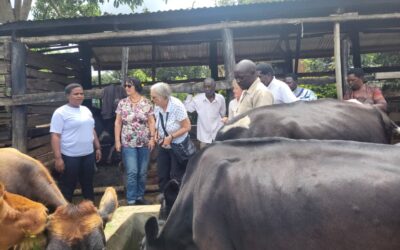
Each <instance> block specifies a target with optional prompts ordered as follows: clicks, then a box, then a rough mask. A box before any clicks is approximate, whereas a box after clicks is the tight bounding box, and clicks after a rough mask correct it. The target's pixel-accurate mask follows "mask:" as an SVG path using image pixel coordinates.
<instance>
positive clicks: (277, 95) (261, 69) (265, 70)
mask: <svg viewBox="0 0 400 250" xmlns="http://www.w3.org/2000/svg"><path fill="white" fill-rule="evenodd" d="M257 73H258V77H260V80H261V82H262V83H264V85H265V86H267V88H268V90H269V91H271V93H272V95H273V96H274V104H280V103H291V102H295V101H297V100H298V99H297V98H296V96H295V95H294V94H293V92H292V90H291V89H290V88H289V86H288V85H287V84H286V83H284V82H282V81H281V80H278V79H276V78H275V73H274V70H273V68H272V66H271V65H270V64H267V63H259V64H257Z"/></svg>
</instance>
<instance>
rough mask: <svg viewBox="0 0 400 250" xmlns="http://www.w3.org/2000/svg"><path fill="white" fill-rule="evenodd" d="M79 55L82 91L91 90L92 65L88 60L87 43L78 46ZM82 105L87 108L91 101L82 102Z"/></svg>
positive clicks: (90, 56)
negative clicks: (80, 58) (80, 59)
mask: <svg viewBox="0 0 400 250" xmlns="http://www.w3.org/2000/svg"><path fill="white" fill-rule="evenodd" d="M79 53H80V55H81V57H82V67H83V68H82V76H81V80H82V83H81V85H82V87H83V89H91V88H92V64H91V62H90V60H91V59H92V49H91V48H90V46H89V44H88V43H80V44H79ZM83 105H85V106H87V107H91V106H92V100H84V101H83Z"/></svg>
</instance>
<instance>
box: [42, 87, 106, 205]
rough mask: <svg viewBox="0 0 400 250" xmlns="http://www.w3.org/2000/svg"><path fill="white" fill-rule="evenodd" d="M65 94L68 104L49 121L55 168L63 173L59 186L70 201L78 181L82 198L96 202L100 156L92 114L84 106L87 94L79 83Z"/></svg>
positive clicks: (67, 88)
mask: <svg viewBox="0 0 400 250" xmlns="http://www.w3.org/2000/svg"><path fill="white" fill-rule="evenodd" d="M65 94H66V97H67V99H68V103H67V104H65V105H63V106H61V107H59V108H58V109H56V110H55V111H54V113H53V116H52V118H51V123H50V133H51V147H52V149H53V153H54V159H55V169H56V171H57V172H59V173H60V174H61V175H60V179H59V182H58V185H59V187H60V190H61V192H62V194H63V195H64V197H65V199H67V200H68V201H69V202H71V201H72V196H73V193H74V190H75V187H76V184H77V182H79V183H80V185H81V188H82V194H83V197H84V198H85V199H88V200H92V201H93V200H94V191H93V177H94V172H95V161H97V162H98V161H100V159H101V148H100V142H99V139H98V138H97V134H96V131H95V130H94V119H93V115H92V112H90V110H89V109H88V108H87V107H85V106H83V105H82V102H83V100H84V98H85V97H84V94H83V88H82V86H81V85H80V84H77V83H72V84H69V85H67V86H66V87H65Z"/></svg>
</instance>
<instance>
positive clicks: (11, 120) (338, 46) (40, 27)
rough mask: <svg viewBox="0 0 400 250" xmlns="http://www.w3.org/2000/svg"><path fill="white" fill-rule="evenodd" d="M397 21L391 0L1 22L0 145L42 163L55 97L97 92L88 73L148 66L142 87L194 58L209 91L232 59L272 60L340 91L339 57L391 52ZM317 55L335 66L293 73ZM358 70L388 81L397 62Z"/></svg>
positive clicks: (183, 87) (193, 88)
mask: <svg viewBox="0 0 400 250" xmlns="http://www.w3.org/2000/svg"><path fill="white" fill-rule="evenodd" d="M399 19H400V1H398V0H381V1H376V0H352V1H348V0H329V1H328V0H297V1H295V0H292V1H290V0H287V1H280V2H272V3H262V4H261V3H260V4H249V5H240V6H225V7H215V8H199V9H189V10H176V11H163V12H154V13H142V14H131V15H115V16H112V15H107V16H99V17H82V18H71V19H57V20H43V21H18V22H12V23H4V24H2V25H0V147H8V146H12V147H15V148H18V149H20V150H21V151H23V152H27V153H28V154H30V155H31V156H33V157H35V158H37V159H39V160H41V161H42V162H43V163H44V164H45V165H47V166H50V165H52V164H53V162H54V161H53V155H52V152H51V146H50V135H49V123H50V118H51V115H52V113H53V111H54V110H55V109H56V108H57V107H58V106H60V105H62V104H63V103H64V102H65V96H64V93H63V89H64V87H65V86H66V85H67V84H69V83H73V82H78V83H81V84H82V85H83V86H84V89H85V90H86V92H85V98H87V99H93V98H100V97H101V95H102V87H103V86H102V85H101V79H99V83H100V85H93V84H92V70H96V71H98V72H101V71H106V70H121V71H122V72H126V70H127V69H141V68H147V69H151V72H152V81H151V82H149V83H147V84H148V85H150V84H152V83H154V82H157V81H159V80H160V79H156V71H157V69H160V68H165V67H175V66H194V65H203V66H208V67H209V69H210V72H211V73H210V75H211V76H212V77H213V78H215V79H217V87H218V89H230V87H231V82H232V80H233V68H234V65H235V63H236V62H238V61H239V60H241V59H244V58H247V59H251V60H254V61H256V62H258V61H270V62H271V61H272V62H276V63H279V64H280V65H281V66H282V67H281V68H280V69H281V71H279V72H278V73H288V72H298V73H299V75H300V76H301V77H307V76H318V77H319V76H325V78H324V79H325V81H326V79H328V81H330V82H335V83H336V85H337V92H338V96H339V98H340V97H341V96H342V91H343V90H342V89H343V82H344V78H343V76H344V75H345V72H346V69H347V68H348V62H349V61H352V64H353V65H354V66H355V67H362V66H363V65H362V61H361V55H362V54H366V53H375V52H399V51H400V44H399V43H398V41H399V40H400V27H399V23H400V22H399ZM320 57H334V58H335V67H334V68H335V70H334V71H329V72H314V73H304V72H301V70H300V68H301V67H300V66H301V65H300V62H301V60H302V59H306V58H320ZM222 66H223V67H222ZM220 68H223V70H222V71H221V70H219V69H220ZM365 71H366V72H368V73H371V74H374V76H380V77H381V78H396V77H398V75H399V74H398V73H396V72H399V71H400V65H391V66H385V67H372V68H371V67H370V68H365ZM99 75H101V74H99ZM304 81H306V80H304ZM307 81H308V82H309V83H317V84H318V83H320V82H319V81H320V80H317V81H315V80H313V79H308V80H307ZM300 82H301V81H300ZM169 83H170V84H171V86H172V88H173V91H174V92H176V93H193V92H199V91H200V90H201V85H202V84H201V79H187V80H184V81H181V82H169ZM148 85H147V86H146V88H147V90H148ZM387 98H388V96H387Z"/></svg>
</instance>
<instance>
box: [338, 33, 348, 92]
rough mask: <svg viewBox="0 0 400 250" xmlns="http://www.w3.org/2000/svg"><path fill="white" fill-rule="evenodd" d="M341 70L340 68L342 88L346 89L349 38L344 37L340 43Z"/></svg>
mask: <svg viewBox="0 0 400 250" xmlns="http://www.w3.org/2000/svg"><path fill="white" fill-rule="evenodd" d="M341 45H342V46H341V57H340V59H341V61H340V64H341V70H342V90H344V89H346V86H347V85H346V78H347V69H348V68H349V57H350V39H349V38H345V39H343V40H342V43H341Z"/></svg>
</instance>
